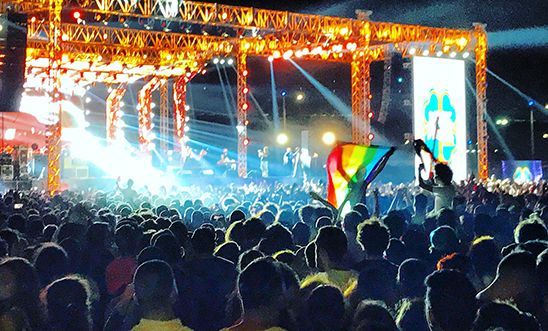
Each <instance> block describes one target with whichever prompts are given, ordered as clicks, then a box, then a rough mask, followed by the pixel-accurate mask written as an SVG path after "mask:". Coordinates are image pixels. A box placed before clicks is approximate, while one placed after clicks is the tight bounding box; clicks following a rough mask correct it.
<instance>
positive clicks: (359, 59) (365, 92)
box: [351, 53, 371, 145]
mask: <svg viewBox="0 0 548 331" xmlns="http://www.w3.org/2000/svg"><path fill="white" fill-rule="evenodd" d="M370 64H371V62H370V61H369V58H368V56H367V55H366V54H365V53H362V55H358V56H356V58H355V59H354V60H353V61H352V63H351V87H352V142H354V143H356V144H362V145H369V144H370V141H369V140H370V139H369V138H370V136H369V133H370V132H371V123H370V118H369V113H370V111H371V105H370V95H371V92H370V82H371V72H370Z"/></svg>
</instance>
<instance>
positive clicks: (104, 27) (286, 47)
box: [0, 0, 488, 192]
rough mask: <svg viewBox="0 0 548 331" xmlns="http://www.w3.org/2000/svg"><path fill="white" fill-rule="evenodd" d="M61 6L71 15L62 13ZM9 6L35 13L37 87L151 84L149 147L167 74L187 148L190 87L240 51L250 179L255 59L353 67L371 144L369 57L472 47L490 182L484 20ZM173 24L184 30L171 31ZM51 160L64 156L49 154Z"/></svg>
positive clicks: (241, 122)
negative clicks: (430, 23) (453, 23)
mask: <svg viewBox="0 0 548 331" xmlns="http://www.w3.org/2000/svg"><path fill="white" fill-rule="evenodd" d="M59 4H62V8H63V11H61V10H59ZM8 5H10V6H12V7H13V8H14V9H16V10H21V11H24V12H26V13H28V14H29V25H28V26H29V29H28V53H27V57H28V59H27V62H28V68H29V69H28V79H27V85H29V86H34V87H36V88H38V87H39V86H43V85H44V82H50V84H49V85H50V86H51V85H52V84H51V82H52V81H53V82H56V84H57V85H61V82H63V77H64V79H67V78H69V79H70V80H72V81H73V82H74V83H75V84H78V85H87V84H93V83H96V82H102V83H106V84H117V86H118V87H117V89H115V92H113V93H115V95H114V96H111V98H114V99H115V98H116V95H123V92H122V91H121V90H120V89H124V88H125V86H126V84H127V83H131V82H132V81H135V80H138V79H146V80H147V81H148V82H149V83H147V84H146V86H145V89H143V90H142V91H141V94H140V100H143V102H145V103H144V104H142V105H141V104H140V107H141V108H140V112H139V114H140V115H143V116H144V117H143V118H140V120H139V123H140V125H143V127H141V128H140V132H143V135H141V136H140V141H141V143H143V144H147V143H150V141H149V139H148V138H147V136H146V133H147V132H148V131H149V129H150V128H149V127H148V125H149V122H150V119H149V118H148V116H150V113H151V111H150V109H149V107H148V106H149V105H148V104H147V102H149V101H150V93H152V92H153V91H154V90H155V89H156V88H157V87H158V86H163V85H162V80H164V81H165V80H166V79H168V78H177V79H175V83H174V85H175V86H174V93H173V95H174V99H175V100H174V105H173V106H174V109H175V111H174V117H175V118H174V124H175V130H174V131H175V133H174V134H175V139H174V141H175V142H176V145H179V146H176V149H177V150H181V147H182V145H183V144H184V141H185V140H184V132H185V130H184V126H185V124H186V121H185V116H186V110H187V106H186V103H185V100H186V98H185V96H184V94H185V92H186V86H185V85H186V84H187V83H188V82H189V81H190V79H192V77H193V76H194V75H195V74H196V73H197V72H199V71H200V70H201V68H202V67H203V66H204V64H205V63H206V61H208V60H209V59H211V58H212V57H214V56H233V57H234V58H235V59H236V61H237V63H236V68H237V71H238V83H237V99H238V100H237V105H238V106H237V107H238V109H237V112H238V127H237V131H238V174H239V175H240V176H242V177H245V176H246V175H247V159H246V156H247V145H248V144H249V140H248V137H247V125H248V123H249V122H248V120H247V111H248V108H249V104H248V98H247V93H248V91H249V88H248V86H247V74H248V71H247V64H246V63H247V61H246V59H247V57H249V56H265V57H266V56H268V57H273V58H278V57H286V58H289V57H293V58H302V59H311V60H324V61H336V62H346V63H349V64H350V65H351V69H352V70H351V72H352V73H351V83H352V84H351V86H352V116H353V120H352V139H353V140H354V142H356V143H362V144H369V138H371V137H372V136H369V130H370V117H371V116H370V98H371V96H370V72H369V66H370V64H371V62H373V61H379V60H383V59H384V54H385V52H387V50H388V47H389V46H390V49H392V50H394V51H397V52H400V53H402V54H403V56H412V55H413V54H414V53H415V52H417V53H418V52H421V53H422V52H424V51H429V52H430V54H434V53H435V52H440V51H441V52H443V53H446V54H448V53H450V52H469V53H470V54H472V55H475V58H476V84H477V109H478V117H477V122H478V146H479V153H478V174H479V177H480V178H482V179H485V178H487V176H488V172H487V171H488V170H487V166H488V163H487V129H486V126H485V118H484V114H485V109H486V100H487V99H486V64H485V57H486V51H487V38H486V33H485V29H484V26H482V25H479V24H478V25H475V27H474V29H471V30H458V29H445V28H433V27H424V26H418V25H406V24H397V23H385V22H373V21H371V20H369V14H370V13H368V12H363V11H360V12H358V19H350V18H340V17H326V16H319V15H309V14H298V13H291V12H286V11H274V10H265V9H255V8H247V7H236V6H227V5H221V4H214V3H202V2H192V1H175V0H174V1H165V0H78V1H63V0H31V1H28V0H25V1H23V0H12V1H2V0H0V6H1V8H3V9H4V10H5V9H6V8H7V6H8ZM72 10H78V11H81V12H82V15H78V16H82V18H81V19H80V18H78V19H77V20H75V19H72V20H71V19H67V18H66V17H65V16H64V14H66V13H65V12H68V13H70V11H72ZM125 22H126V23H127V22H140V24H141V25H140V27H139V28H135V26H134V25H123V23H125ZM151 22H152V23H160V24H161V27H162V28H158V27H157V25H156V26H154V24H152V25H148V24H149V23H151ZM183 26H187V27H192V26H194V27H196V26H198V27H200V29H201V31H200V32H198V34H193V33H192V31H193V30H192V29H181V28H180V27H183ZM130 27H132V28H130ZM172 27H175V28H173V30H174V31H178V32H172V31H171V30H172ZM208 31H209V32H208ZM211 31H213V32H211ZM195 33H196V32H195ZM158 82H160V83H158ZM46 85H47V84H46ZM53 85H55V84H53ZM52 90H55V88H52ZM162 91H163V92H162V93H163V95H165V94H166V92H165V91H167V90H166V89H165V87H163V90H162ZM147 95H148V96H147ZM114 99H113V100H114ZM109 104H113V105H116V104H117V103H116V102H110V103H109ZM164 107H165V106H164ZM114 108H116V107H114ZM114 110H115V109H114ZM108 111H113V109H107V112H108ZM107 118H114V119H115V118H116V116H107ZM164 122H165V121H164ZM165 123H167V122H165ZM110 127H112V128H114V126H112V125H111V126H110ZM112 130H114V129H112ZM53 132H60V130H54V131H53ZM109 132H111V131H109ZM112 132H114V131H112ZM113 135H114V134H113ZM57 143H58V142H57ZM144 149H145V150H147V149H148V146H144ZM58 152H59V148H57V149H55V148H53V149H50V153H58ZM50 159H52V160H57V159H58V158H56V156H55V155H51V154H50ZM54 163H55V162H50V165H49V168H50V169H49V170H50V173H52V174H58V173H59V169H58V166H59V164H58V162H57V163H56V164H54ZM56 167H57V168H56ZM58 180H59V179H58V178H54V179H52V180H51V181H50V185H49V187H50V191H53V192H55V191H56V189H57V188H58V187H59V186H58V184H59V183H58V182H57V183H55V181H58ZM56 185H57V186H56Z"/></svg>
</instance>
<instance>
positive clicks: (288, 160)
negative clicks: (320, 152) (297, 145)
mask: <svg viewBox="0 0 548 331" xmlns="http://www.w3.org/2000/svg"><path fill="white" fill-rule="evenodd" d="M294 164H295V153H293V150H292V149H291V147H287V149H286V150H285V154H284V157H283V165H284V170H285V171H284V173H285V175H286V176H291V174H293V166H294Z"/></svg>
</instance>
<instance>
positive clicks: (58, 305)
mask: <svg viewBox="0 0 548 331" xmlns="http://www.w3.org/2000/svg"><path fill="white" fill-rule="evenodd" d="M436 170H437V171H438V172H439V173H438V174H437V177H436V181H437V182H436V181H435V182H434V185H432V186H430V187H429V186H425V187H424V190H421V189H419V188H417V187H414V186H407V185H400V186H395V185H383V186H381V187H378V188H377V189H374V190H373V189H371V190H369V191H368V192H367V196H366V198H365V199H364V200H363V202H362V203H355V204H353V205H351V206H349V207H348V209H347V210H345V211H344V212H343V211H342V210H337V209H335V208H332V207H330V206H328V205H327V204H325V203H322V202H320V201H317V200H314V199H313V198H312V197H311V195H309V192H310V191H316V192H317V193H318V194H319V195H323V194H324V193H325V187H324V186H323V185H322V184H321V183H319V182H316V183H306V184H303V185H296V184H294V185H284V184H281V183H273V184H266V183H259V182H257V183H249V184H247V185H240V186H236V185H228V186H227V185H219V186H218V187H215V186H214V185H209V186H207V187H191V188H174V189H171V190H169V191H168V190H166V189H163V190H161V192H160V193H158V194H154V193H150V192H148V191H138V190H136V189H135V188H134V185H133V183H132V182H131V181H129V183H128V184H127V186H126V185H124V187H118V188H113V190H112V191H110V192H102V191H96V190H87V191H81V192H76V191H66V192H62V193H60V194H57V195H55V196H53V197H50V196H48V195H47V194H43V193H40V192H37V191H26V192H16V191H9V192H6V193H5V194H3V195H2V196H1V199H0V255H1V257H2V258H1V260H0V330H46V331H48V330H66V331H69V330H71V331H72V330H90V331H91V330H136V331H141V330H168V331H169V330H198V331H202V330H203V331H208V330H225V329H226V330H244V331H247V330H269V331H277V330H288V331H293V330H295V331H301V330H307V331H308V330H310V331H315V330H318V331H324V330H325V331H337V330H360V331H384V330H386V331H397V330H401V331H408V330H409V331H411V330H413V331H422V330H435V331H437V330H443V331H464V330H474V331H480V330H498V331H510V330H511V331H521V330H523V331H535V330H542V328H543V327H544V329H545V330H548V231H547V225H546V224H547V222H548V194H547V190H546V189H547V188H548V185H547V184H546V183H538V184H526V185H518V184H515V183H511V182H509V181H494V180H492V181H489V182H484V183H481V182H478V181H469V182H466V183H462V184H461V185H454V184H452V183H451V180H450V178H449V180H448V181H446V180H444V178H443V177H444V176H449V175H450V173H449V174H447V173H445V174H444V173H443V170H444V169H441V168H440V169H436ZM445 170H447V169H445ZM421 186H424V185H421ZM428 191H432V192H428Z"/></svg>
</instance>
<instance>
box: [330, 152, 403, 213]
mask: <svg viewBox="0 0 548 331" xmlns="http://www.w3.org/2000/svg"><path fill="white" fill-rule="evenodd" d="M394 150H395V148H394V147H381V146H363V145H356V144H350V143H342V144H339V145H337V146H335V148H333V150H332V151H331V153H330V154H329V156H328V158H327V167H326V168H327V177H328V181H329V182H328V185H327V201H329V203H331V204H332V205H333V206H334V207H336V208H340V207H341V205H342V204H343V202H344V201H345V199H346V198H347V196H348V194H350V193H351V192H352V191H353V190H354V189H358V188H361V187H363V186H362V185H363V184H365V185H369V183H371V182H372V181H373V179H375V177H377V175H378V174H379V173H380V171H381V170H382V169H383V168H384V165H385V164H386V161H388V158H389V157H390V156H391V155H392V154H393V153H394Z"/></svg>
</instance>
